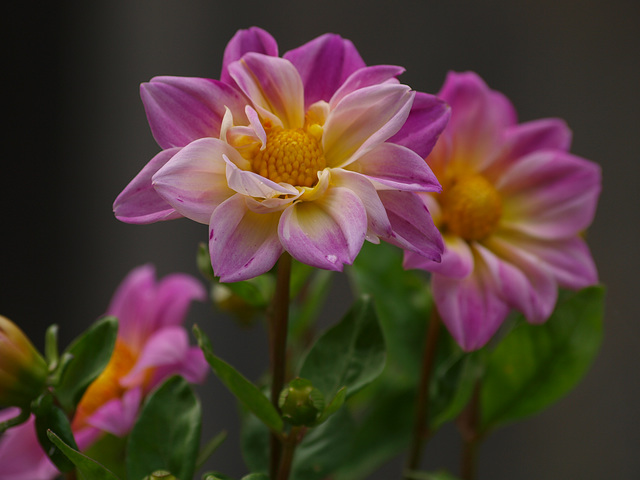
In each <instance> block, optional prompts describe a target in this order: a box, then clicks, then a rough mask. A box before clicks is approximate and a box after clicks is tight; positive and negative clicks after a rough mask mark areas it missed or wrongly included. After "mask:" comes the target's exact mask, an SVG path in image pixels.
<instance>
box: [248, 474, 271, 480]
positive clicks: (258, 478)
mask: <svg viewBox="0 0 640 480" xmlns="http://www.w3.org/2000/svg"><path fill="white" fill-rule="evenodd" d="M242 480H269V475H267V474H265V473H250V474H249V475H246V476H244V477H242Z"/></svg>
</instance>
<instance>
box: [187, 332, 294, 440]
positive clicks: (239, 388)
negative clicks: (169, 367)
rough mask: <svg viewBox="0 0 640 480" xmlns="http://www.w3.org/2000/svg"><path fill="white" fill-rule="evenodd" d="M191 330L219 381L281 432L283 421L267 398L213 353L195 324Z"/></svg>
mask: <svg viewBox="0 0 640 480" xmlns="http://www.w3.org/2000/svg"><path fill="white" fill-rule="evenodd" d="M193 332H194V334H195V336H196V338H197V340H198V345H199V346H200V348H201V349H202V352H203V353H204V357H205V359H206V360H207V362H208V363H209V365H211V368H212V369H213V371H214V373H215V374H216V376H217V377H218V378H219V379H220V381H221V382H222V383H223V384H224V385H225V386H226V387H227V388H228V389H229V391H230V392H231V393H233V395H235V397H236V398H237V399H238V400H239V401H240V403H242V405H244V407H245V408H246V409H247V410H249V411H251V412H253V413H254V414H255V415H256V417H258V418H259V419H260V420H261V421H262V422H264V424H265V425H266V426H267V427H269V428H270V429H271V430H272V431H274V432H276V433H279V432H281V431H282V429H283V427H284V422H283V421H282V418H281V417H280V415H279V414H278V411H277V410H276V409H275V407H274V406H273V405H272V404H271V402H270V401H269V399H267V397H265V396H264V394H263V393H262V392H261V391H260V389H259V388H258V387H257V386H255V385H254V384H253V383H251V382H250V381H249V380H247V379H246V378H245V377H244V376H243V375H242V374H241V373H240V372H238V371H237V370H236V369H235V368H233V367H232V366H231V365H229V364H228V363H226V362H225V361H224V360H222V359H220V358H218V357H217V356H216V355H214V353H213V351H212V348H211V342H210V341H209V339H208V338H207V336H206V335H205V334H204V333H203V332H202V330H200V329H199V328H198V326H197V325H196V326H194V327H193Z"/></svg>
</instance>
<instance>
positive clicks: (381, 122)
mask: <svg viewBox="0 0 640 480" xmlns="http://www.w3.org/2000/svg"><path fill="white" fill-rule="evenodd" d="M402 72H403V69H402V68H400V67H395V66H389V65H378V66H370V67H367V66H365V63H364V61H363V60H362V58H361V57H360V55H359V54H358V52H357V50H356V49H355V47H354V46H353V44H352V43H351V42H349V41H348V40H344V39H342V38H341V37H339V36H337V35H332V34H327V35H323V36H321V37H318V38H316V39H315V40H312V41H311V42H309V43H307V44H305V45H302V46H301V47H299V48H296V49H294V50H291V51H289V52H287V53H285V54H284V56H283V57H282V58H280V57H278V47H277V44H276V42H275V40H274V39H273V38H272V37H271V36H270V35H269V34H268V33H267V32H265V31H264V30H261V29H259V28H255V27H254V28H250V29H248V30H241V31H239V32H238V33H237V34H236V35H235V36H234V37H233V39H232V40H231V41H230V42H229V45H228V46H227V48H226V50H225V54H224V61H223V66H222V74H221V80H211V79H203V78H180V77H156V78H154V79H152V80H151V82H149V83H146V84H143V85H142V87H141V95H142V100H143V103H144V106H145V110H146V112H147V117H148V119H149V124H150V125H151V131H152V132H153V135H154V137H155V139H156V141H157V142H158V144H159V145H160V147H162V148H163V150H162V152H160V153H159V154H158V155H157V156H156V157H154V158H153V159H152V160H151V161H150V162H149V163H148V164H147V165H146V166H145V167H144V168H143V169H142V171H141V172H140V173H139V174H138V175H137V176H136V177H135V178H134V179H133V181H132V182H131V183H130V184H129V185H128V186H127V187H126V188H125V189H124V191H123V192H122V193H121V194H120V195H119V196H118V198H117V199H116V201H115V203H114V212H115V215H116V217H117V218H119V219H120V220H122V221H125V222H130V223H149V222H156V221H159V220H168V219H173V218H177V217H180V216H185V217H187V218H190V219H192V220H195V221H197V222H200V223H205V224H209V229H210V233H209V250H210V254H211V262H212V265H213V269H214V271H215V274H216V275H217V276H219V277H220V279H221V280H222V281H225V282H232V281H238V280H243V279H247V278H251V277H254V276H256V275H259V274H262V273H264V272H266V271H268V270H269V269H271V267H272V266H273V265H274V264H275V262H276V260H277V259H278V258H279V257H280V255H281V254H282V253H283V252H284V251H287V252H289V253H290V254H291V255H292V256H293V257H294V258H296V259H297V260H299V261H301V262H304V263H307V264H309V265H312V266H315V267H319V268H324V269H328V270H342V268H343V265H345V264H351V263H352V262H353V260H354V259H355V257H356V256H357V254H358V253H359V251H360V249H361V247H362V244H363V242H364V240H365V239H367V240H369V241H371V242H374V243H378V242H379V241H380V239H382V240H385V241H387V242H390V243H393V244H395V245H398V246H400V247H402V248H406V249H409V250H411V251H414V252H416V253H418V254H420V255H422V256H424V257H425V258H429V259H431V260H433V261H439V260H440V255H441V253H442V250H443V244H442V239H441V236H440V234H439V233H438V231H437V230H436V228H435V227H434V225H433V221H432V219H431V216H430V215H429V212H428V211H427V210H426V209H425V208H424V205H423V204H422V202H420V200H419V198H418V196H417V195H416V194H415V193H414V192H439V191H440V184H439V183H438V181H437V180H436V177H435V176H434V175H433V173H432V171H431V170H430V168H429V167H428V165H427V164H426V163H425V162H424V160H423V158H424V157H425V156H426V155H427V154H428V153H429V151H430V150H431V148H432V147H433V145H434V144H435V142H436V139H437V137H438V135H439V134H440V132H441V131H442V129H443V128H444V126H445V125H446V122H447V120H448V117H449V108H448V107H447V106H446V104H445V103H444V102H443V101H442V100H440V99H438V98H436V97H434V96H431V95H427V94H422V93H416V92H413V91H411V90H410V88H409V87H407V86H406V85H402V84H400V83H399V82H398V80H397V79H396V77H397V76H398V75H399V74H400V73H402Z"/></svg>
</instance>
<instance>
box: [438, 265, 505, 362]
mask: <svg viewBox="0 0 640 480" xmlns="http://www.w3.org/2000/svg"><path fill="white" fill-rule="evenodd" d="M431 278H432V290H433V299H434V301H435V303H436V306H437V308H438V312H439V314H440V317H441V318H442V321H443V323H444V324H445V325H446V327H447V329H448V330H449V333H451V335H452V336H453V338H454V339H455V340H456V342H458V344H459V345H460V346H461V347H462V349H463V350H465V351H472V350H477V349H479V348H482V347H483V346H484V345H485V344H486V343H487V342H488V341H489V340H490V339H491V337H492V336H493V334H494V333H496V331H497V330H498V328H499V327H500V325H501V324H502V322H503V321H504V319H505V318H506V317H507V314H508V313H509V306H508V305H507V304H506V303H505V302H504V300H502V298H501V297H500V295H499V294H498V292H497V291H496V286H495V285H493V284H492V283H491V279H490V278H489V277H488V276H487V274H486V272H484V271H483V268H482V266H480V265H477V266H476V269H475V271H474V272H473V273H472V274H471V275H469V276H468V277H466V278H463V279H454V278H449V277H445V276H444V275H440V274H434V275H433V276H432V277H431Z"/></svg>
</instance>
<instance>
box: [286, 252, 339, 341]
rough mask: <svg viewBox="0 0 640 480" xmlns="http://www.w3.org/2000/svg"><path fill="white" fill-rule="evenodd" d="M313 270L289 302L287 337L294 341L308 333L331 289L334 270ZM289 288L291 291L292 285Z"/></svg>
mask: <svg viewBox="0 0 640 480" xmlns="http://www.w3.org/2000/svg"><path fill="white" fill-rule="evenodd" d="M297 263H299V262H294V265H296V264H297ZM314 270H316V271H315V272H314V274H313V276H311V278H310V279H309V281H308V282H306V283H305V284H304V288H302V287H300V288H299V289H298V291H297V294H296V295H297V296H296V297H295V300H294V301H293V302H292V304H291V308H290V321H289V335H290V337H289V338H290V340H292V341H294V342H295V341H296V340H298V339H301V338H302V337H303V336H304V335H305V334H308V331H309V327H310V326H311V325H313V323H314V321H315V320H316V319H317V318H318V316H319V315H320V313H321V312H322V305H323V303H324V300H325V299H326V297H327V295H328V294H329V290H330V289H331V279H332V278H333V274H334V272H332V271H330V270H318V269H314ZM291 290H292V292H293V290H294V289H293V287H292V288H291ZM292 295H293V293H292ZM292 298H293V297H292ZM293 346H295V344H294V345H293Z"/></svg>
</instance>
